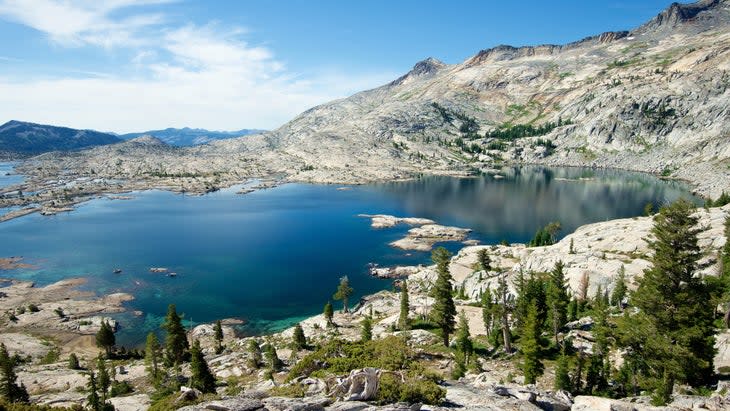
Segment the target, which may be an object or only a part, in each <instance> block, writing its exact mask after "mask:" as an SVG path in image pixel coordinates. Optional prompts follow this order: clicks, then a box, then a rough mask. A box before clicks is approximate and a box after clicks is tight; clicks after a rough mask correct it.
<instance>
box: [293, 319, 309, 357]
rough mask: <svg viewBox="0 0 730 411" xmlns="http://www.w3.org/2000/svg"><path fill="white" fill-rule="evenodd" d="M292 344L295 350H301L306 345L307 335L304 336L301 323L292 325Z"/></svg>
mask: <svg viewBox="0 0 730 411" xmlns="http://www.w3.org/2000/svg"><path fill="white" fill-rule="evenodd" d="M292 345H293V346H294V349H295V350H296V351H299V350H303V349H304V348H306V346H307V337H306V336H304V330H303V329H302V326H301V324H297V325H296V326H294V334H292Z"/></svg>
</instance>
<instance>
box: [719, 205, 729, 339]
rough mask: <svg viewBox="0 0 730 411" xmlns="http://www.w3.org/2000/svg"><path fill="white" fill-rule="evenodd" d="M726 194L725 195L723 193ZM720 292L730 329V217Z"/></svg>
mask: <svg viewBox="0 0 730 411" xmlns="http://www.w3.org/2000/svg"><path fill="white" fill-rule="evenodd" d="M723 194H724V193H723ZM719 258H720V276H719V277H720V278H719V282H720V292H719V293H718V294H719V298H718V300H719V301H720V302H721V303H722V305H724V307H725V316H724V318H723V322H724V323H725V328H730V216H727V217H725V245H724V246H723V247H722V250H720V257H719Z"/></svg>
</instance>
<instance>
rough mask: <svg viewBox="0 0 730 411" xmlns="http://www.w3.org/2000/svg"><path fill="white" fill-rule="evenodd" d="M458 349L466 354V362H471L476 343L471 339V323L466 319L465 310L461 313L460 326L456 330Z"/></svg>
mask: <svg viewBox="0 0 730 411" xmlns="http://www.w3.org/2000/svg"><path fill="white" fill-rule="evenodd" d="M456 350H457V351H459V352H461V353H462V354H463V355H464V363H465V364H469V363H470V362H471V356H472V354H473V353H474V344H473V343H472V341H471V334H470V333H469V323H468V322H467V320H466V314H465V313H464V311H462V312H461V313H459V328H458V331H457V332H456Z"/></svg>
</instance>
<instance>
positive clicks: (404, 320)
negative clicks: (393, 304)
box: [398, 280, 410, 330]
mask: <svg viewBox="0 0 730 411" xmlns="http://www.w3.org/2000/svg"><path fill="white" fill-rule="evenodd" d="M409 310H410V304H409V301H408V283H407V282H406V280H403V282H401V286H400V316H398V329H400V330H408V329H409V328H410V322H409V320H408V311H409Z"/></svg>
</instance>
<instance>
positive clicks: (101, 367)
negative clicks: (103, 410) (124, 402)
mask: <svg viewBox="0 0 730 411" xmlns="http://www.w3.org/2000/svg"><path fill="white" fill-rule="evenodd" d="M96 370H97V373H98V374H97V379H96V381H97V383H98V387H99V393H101V402H102V404H103V403H105V402H106V400H107V395H109V388H110V387H111V385H112V379H111V376H109V370H108V369H107V368H106V363H105V362H104V357H102V356H101V355H99V357H98V358H97V359H96Z"/></svg>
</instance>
